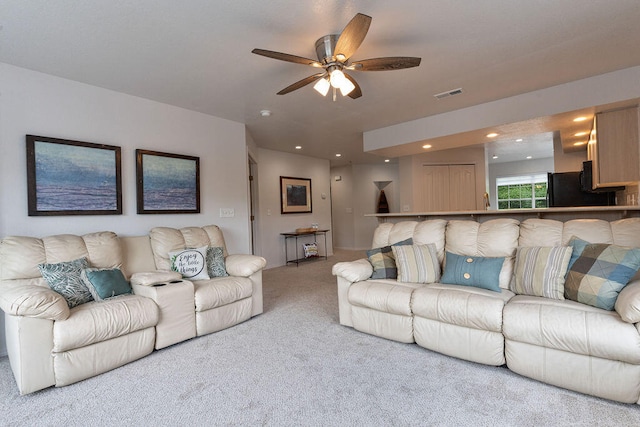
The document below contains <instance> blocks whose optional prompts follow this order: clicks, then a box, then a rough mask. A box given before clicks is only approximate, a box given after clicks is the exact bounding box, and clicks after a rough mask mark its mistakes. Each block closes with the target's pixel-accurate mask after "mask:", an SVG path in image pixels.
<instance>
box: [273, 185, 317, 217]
mask: <svg viewBox="0 0 640 427" xmlns="http://www.w3.org/2000/svg"><path fill="white" fill-rule="evenodd" d="M280 206H281V208H280V213H283V214H288V213H310V212H311V179H308V178H292V177H290V176H281V177H280Z"/></svg>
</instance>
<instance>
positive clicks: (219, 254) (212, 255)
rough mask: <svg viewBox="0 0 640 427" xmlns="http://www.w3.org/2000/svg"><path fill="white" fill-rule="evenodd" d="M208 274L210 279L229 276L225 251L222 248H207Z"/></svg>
mask: <svg viewBox="0 0 640 427" xmlns="http://www.w3.org/2000/svg"><path fill="white" fill-rule="evenodd" d="M207 272H208V273H209V277H226V276H228V275H229V273H227V269H226V268H225V265H224V250H223V249H222V248H221V247H220V246H216V247H208V248H207Z"/></svg>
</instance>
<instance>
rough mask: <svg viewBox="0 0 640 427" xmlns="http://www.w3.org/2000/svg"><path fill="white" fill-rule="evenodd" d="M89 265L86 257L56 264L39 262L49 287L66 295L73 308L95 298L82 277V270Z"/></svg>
mask: <svg viewBox="0 0 640 427" xmlns="http://www.w3.org/2000/svg"><path fill="white" fill-rule="evenodd" d="M88 266H89V263H88V262H87V259H86V258H79V259H75V260H73V261H68V262H58V263H55V264H39V265H38V269H39V270H40V274H42V277H44V279H45V280H46V281H47V283H48V284H49V287H50V288H51V289H53V290H54V291H56V292H57V293H59V294H60V295H62V296H63V297H64V299H65V300H66V301H67V305H68V306H69V308H73V307H76V306H78V305H80V304H84V303H86V302H89V301H92V300H93V297H92V296H91V293H90V292H89V289H87V287H86V286H85V285H84V283H83V282H82V278H81V277H80V274H81V273H82V270H83V269H85V268H87V267H88Z"/></svg>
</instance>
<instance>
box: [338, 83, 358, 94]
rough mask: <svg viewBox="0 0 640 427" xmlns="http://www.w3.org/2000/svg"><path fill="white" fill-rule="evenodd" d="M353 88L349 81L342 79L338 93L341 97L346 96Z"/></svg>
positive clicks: (354, 86)
mask: <svg viewBox="0 0 640 427" xmlns="http://www.w3.org/2000/svg"><path fill="white" fill-rule="evenodd" d="M355 88H356V85H354V84H353V83H351V81H350V80H349V79H344V82H342V86H340V93H341V94H342V96H347V95H349V94H350V93H351V92H352V91H353V90H354V89H355Z"/></svg>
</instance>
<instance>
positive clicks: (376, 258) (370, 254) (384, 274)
mask: <svg viewBox="0 0 640 427" xmlns="http://www.w3.org/2000/svg"><path fill="white" fill-rule="evenodd" d="M412 244H413V239H411V238H408V239H405V240H402V241H400V242H397V243H394V244H393V245H390V246H383V247H381V248H373V249H370V250H368V251H367V258H368V259H369V262H370V263H371V266H372V267H373V273H371V278H372V279H395V278H397V277H398V268H397V265H396V259H395V255H394V253H393V250H392V249H391V247H392V246H401V245H412Z"/></svg>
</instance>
